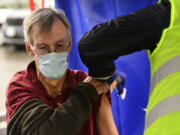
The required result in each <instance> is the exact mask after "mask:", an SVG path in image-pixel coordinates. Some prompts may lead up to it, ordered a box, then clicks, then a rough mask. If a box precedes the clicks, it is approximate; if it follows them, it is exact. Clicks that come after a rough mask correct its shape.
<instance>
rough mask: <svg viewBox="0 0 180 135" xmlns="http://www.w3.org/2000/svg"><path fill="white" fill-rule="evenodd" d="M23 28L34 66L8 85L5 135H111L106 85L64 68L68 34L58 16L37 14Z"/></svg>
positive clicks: (49, 12)
mask: <svg viewBox="0 0 180 135" xmlns="http://www.w3.org/2000/svg"><path fill="white" fill-rule="evenodd" d="M23 25H24V35H25V44H26V50H27V53H28V54H29V55H30V56H32V57H33V59H34V61H32V62H31V63H30V64H29V65H28V66H27V69H25V70H22V71H19V72H17V73H16V74H15V75H14V76H13V78H12V79H11V81H10V83H9V85H8V88H7V98H6V110H7V114H6V119H7V135H117V134H118V133H117V129H116V127H115V124H114V121H113V117H112V112H111V105H110V101H109V98H108V96H107V94H106V93H107V92H108V91H109V85H107V83H105V82H102V81H98V80H96V79H93V78H91V77H87V75H86V73H84V72H82V71H79V70H71V69H68V68H67V66H68V53H69V51H70V49H71V33H70V25H69V22H68V20H67V18H66V16H65V15H64V12H63V11H60V10H55V9H50V8H41V9H37V10H35V11H34V12H32V13H31V14H30V15H29V16H27V17H26V18H25V20H24V23H23ZM86 77H87V78H86ZM98 95H101V96H100V97H98Z"/></svg>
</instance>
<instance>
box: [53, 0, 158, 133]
mask: <svg viewBox="0 0 180 135" xmlns="http://www.w3.org/2000/svg"><path fill="white" fill-rule="evenodd" d="M155 2H157V0H55V7H56V8H59V9H63V10H64V11H65V13H66V16H67V17H68V19H69V20H70V23H71V26H72V28H71V31H72V38H73V47H72V50H71V52H70V55H69V67H70V68H73V69H80V70H84V71H87V68H86V67H85V66H84V65H83V63H82V62H81V60H80V58H79V55H78V51H77V42H78V40H79V39H80V38H81V37H82V35H83V34H84V33H85V32H87V31H88V30H89V29H90V28H92V27H93V26H94V25H96V24H98V23H101V22H104V21H106V20H108V19H112V18H115V17H117V16H121V15H126V14H128V13H130V12H133V11H136V10H138V9H141V8H144V7H146V6H148V5H151V4H153V3H155ZM115 63H116V66H117V68H118V70H120V71H123V72H125V73H126V74H127V83H126V88H127V97H126V99H125V100H121V99H120V97H119V96H117V93H116V91H113V93H112V95H111V96H112V110H113V116H114V120H115V123H116V126H117V128H118V131H119V133H120V134H121V135H143V129H144V117H145V112H144V111H143V109H144V108H145V107H146V105H147V101H148V93H149V92H148V89H149V81H150V69H149V61H148V57H147V55H146V53H145V51H141V52H136V53H134V54H131V55H127V56H123V57H120V58H119V59H117V60H116V62H115Z"/></svg>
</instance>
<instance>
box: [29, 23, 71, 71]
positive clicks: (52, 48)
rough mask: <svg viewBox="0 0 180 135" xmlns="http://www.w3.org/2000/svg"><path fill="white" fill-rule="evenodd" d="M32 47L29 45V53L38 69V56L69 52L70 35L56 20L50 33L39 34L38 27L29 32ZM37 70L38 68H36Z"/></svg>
mask: <svg viewBox="0 0 180 135" xmlns="http://www.w3.org/2000/svg"><path fill="white" fill-rule="evenodd" d="M31 35H32V41H33V45H30V49H28V52H30V53H31V54H32V55H33V58H34V60H35V62H36V66H37V67H39V63H38V58H37V56H38V55H43V54H48V53H51V52H57V53H61V52H69V51H70V48H71V40H70V34H69V32H68V30H67V28H66V27H65V26H64V24H63V23H62V22H61V21H60V20H57V21H55V22H54V23H53V24H52V27H51V30H50V31H44V32H41V33H40V32H39V27H38V25H35V26H33V27H32V30H31ZM37 69H38V68H37Z"/></svg>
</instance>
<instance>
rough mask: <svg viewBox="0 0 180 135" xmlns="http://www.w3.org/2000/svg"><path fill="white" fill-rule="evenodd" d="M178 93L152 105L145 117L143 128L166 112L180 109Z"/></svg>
mask: <svg viewBox="0 0 180 135" xmlns="http://www.w3.org/2000/svg"><path fill="white" fill-rule="evenodd" d="M179 103H180V95H176V96H172V97H169V98H167V99H165V100H163V101H161V102H160V103H159V104H157V105H156V106H154V107H153V108H152V110H151V111H150V113H149V115H148V116H147V117H146V121H145V129H147V128H148V127H149V126H150V125H151V124H152V123H153V122H154V121H155V120H157V119H158V118H159V117H161V116H164V115H166V114H170V113H174V112H178V111H180V105H179Z"/></svg>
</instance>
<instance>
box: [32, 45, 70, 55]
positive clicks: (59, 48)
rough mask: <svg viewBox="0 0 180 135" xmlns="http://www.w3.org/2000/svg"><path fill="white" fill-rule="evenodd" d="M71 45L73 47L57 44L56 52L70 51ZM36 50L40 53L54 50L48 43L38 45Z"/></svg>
mask: <svg viewBox="0 0 180 135" xmlns="http://www.w3.org/2000/svg"><path fill="white" fill-rule="evenodd" d="M70 47H71V46H70V45H57V46H56V47H55V49H54V52H57V53H60V52H66V51H69V49H70ZM34 51H35V52H36V53H37V54H38V55H43V54H48V53H50V52H52V51H51V50H50V48H49V47H48V46H47V45H43V46H40V47H37V48H35V49H34Z"/></svg>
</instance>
